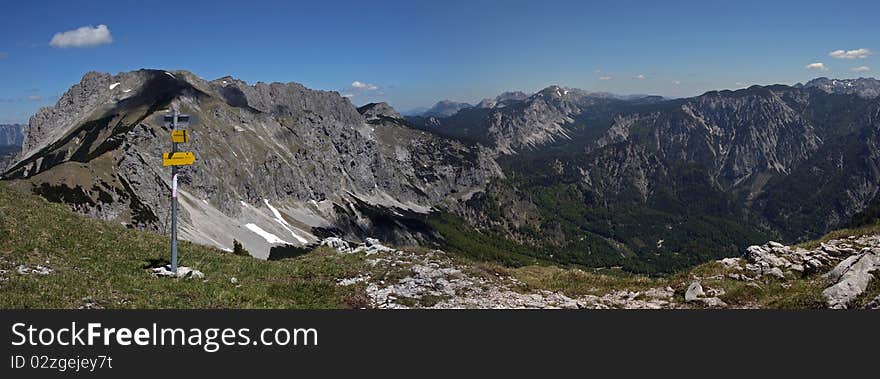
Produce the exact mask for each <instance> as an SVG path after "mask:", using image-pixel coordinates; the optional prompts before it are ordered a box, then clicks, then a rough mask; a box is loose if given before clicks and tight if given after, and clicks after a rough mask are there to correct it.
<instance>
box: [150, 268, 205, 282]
mask: <svg viewBox="0 0 880 379" xmlns="http://www.w3.org/2000/svg"><path fill="white" fill-rule="evenodd" d="M151 271H152V273H153V275H154V276H156V277H175V276H176V277H178V278H183V279H204V278H205V274H204V273H202V272H201V271H199V270H194V269H192V268H189V267H186V266H178V267H177V274H176V275H175V274H174V271H171V265H165V266H162V267H156V268H153V269H152V270H151Z"/></svg>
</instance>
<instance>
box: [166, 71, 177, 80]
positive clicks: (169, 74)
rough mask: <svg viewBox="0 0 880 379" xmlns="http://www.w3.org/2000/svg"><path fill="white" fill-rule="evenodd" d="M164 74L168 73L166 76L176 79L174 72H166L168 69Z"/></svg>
mask: <svg viewBox="0 0 880 379" xmlns="http://www.w3.org/2000/svg"><path fill="white" fill-rule="evenodd" d="M165 75H168V76H170V77H172V78H174V79H177V77H176V76H174V74H172V73H170V72H168V71H165Z"/></svg>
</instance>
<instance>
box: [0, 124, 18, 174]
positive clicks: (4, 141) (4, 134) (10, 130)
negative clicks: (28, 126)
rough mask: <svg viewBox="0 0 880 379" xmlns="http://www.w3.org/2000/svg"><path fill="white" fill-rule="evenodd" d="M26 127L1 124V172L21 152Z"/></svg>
mask: <svg viewBox="0 0 880 379" xmlns="http://www.w3.org/2000/svg"><path fill="white" fill-rule="evenodd" d="M23 131H24V125H20V124H12V125H4V124H0V171H3V169H5V168H6V167H7V166H8V165H9V164H10V163H12V160H13V159H14V158H15V156H16V155H17V154H18V152H19V150H21V143H22V139H23V138H24V134H23Z"/></svg>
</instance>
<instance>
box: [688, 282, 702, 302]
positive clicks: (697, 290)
mask: <svg viewBox="0 0 880 379" xmlns="http://www.w3.org/2000/svg"><path fill="white" fill-rule="evenodd" d="M705 295H706V293H705V292H703V286H702V285H701V284H700V282H693V283H691V285H689V286H688V288H687V291H685V293H684V301H696V300H697V298H700V297H702V296H705Z"/></svg>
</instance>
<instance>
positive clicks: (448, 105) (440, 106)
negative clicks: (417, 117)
mask: <svg viewBox="0 0 880 379" xmlns="http://www.w3.org/2000/svg"><path fill="white" fill-rule="evenodd" d="M472 107H473V106H472V105H470V104H468V103H459V102H456V101H452V100H440V101H438V102H437V104H434V106H433V107H431V108H430V109H428V110H427V111H425V113H423V115H424V116H430V117H449V116H452V115H454V114H456V113H458V111H460V110H462V109H466V108H472Z"/></svg>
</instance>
